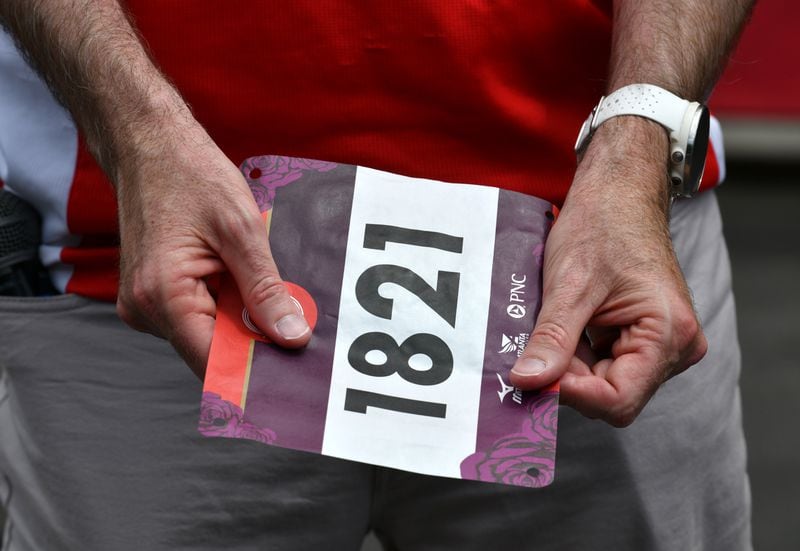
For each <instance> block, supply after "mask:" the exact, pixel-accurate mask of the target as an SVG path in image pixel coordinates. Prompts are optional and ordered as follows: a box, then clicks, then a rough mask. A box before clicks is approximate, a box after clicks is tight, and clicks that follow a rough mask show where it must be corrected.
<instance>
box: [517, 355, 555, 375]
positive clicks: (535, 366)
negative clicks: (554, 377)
mask: <svg viewBox="0 0 800 551" xmlns="http://www.w3.org/2000/svg"><path fill="white" fill-rule="evenodd" d="M545 369H547V364H546V363H544V361H542V360H540V359H539V358H525V359H523V360H520V361H518V362H517V363H516V364H515V365H514V367H513V368H512V369H511V371H513V372H514V373H516V374H517V375H525V376H532V375H539V374H541V373H544V370H545Z"/></svg>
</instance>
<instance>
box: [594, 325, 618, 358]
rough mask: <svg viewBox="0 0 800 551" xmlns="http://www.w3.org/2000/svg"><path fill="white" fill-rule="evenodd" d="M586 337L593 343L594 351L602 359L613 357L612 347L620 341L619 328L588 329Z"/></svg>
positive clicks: (596, 327) (595, 327)
mask: <svg viewBox="0 0 800 551" xmlns="http://www.w3.org/2000/svg"><path fill="white" fill-rule="evenodd" d="M586 336H587V337H588V339H589V342H590V343H591V347H592V350H593V351H594V352H595V353H596V354H597V355H598V356H600V357H602V358H610V357H611V356H612V350H611V347H612V346H613V345H614V343H615V342H616V341H617V340H618V339H619V336H620V330H619V327H601V326H596V325H595V326H592V325H590V326H589V327H587V328H586Z"/></svg>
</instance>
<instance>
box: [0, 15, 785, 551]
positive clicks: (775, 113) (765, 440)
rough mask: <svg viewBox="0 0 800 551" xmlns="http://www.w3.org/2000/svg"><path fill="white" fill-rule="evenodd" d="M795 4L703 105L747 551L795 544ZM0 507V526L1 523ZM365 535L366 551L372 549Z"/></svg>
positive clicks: (750, 37) (763, 20)
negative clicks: (734, 328)
mask: <svg viewBox="0 0 800 551" xmlns="http://www.w3.org/2000/svg"><path fill="white" fill-rule="evenodd" d="M798 22H800V2H796V1H795V0H761V1H760V2H759V3H758V5H757V7H756V9H755V12H754V14H753V19H752V21H751V24H750V25H749V27H748V28H747V29H746V31H745V33H744V35H743V36H742V39H741V42H740V43H739V46H738V48H737V50H736V52H735V53H734V55H733V56H732V59H731V61H730V64H729V66H728V69H727V70H726V72H725V74H724V75H723V76H722V78H721V80H720V82H719V84H718V86H717V89H716V91H715V93H714V95H713V97H712V99H711V102H710V104H711V108H712V112H713V113H714V114H715V115H716V116H717V117H719V118H720V120H721V122H722V125H723V130H724V134H725V143H726V151H727V157H728V177H727V183H725V185H724V186H723V187H722V188H721V189H720V190H719V192H718V197H719V201H720V206H721V208H722V213H723V219H724V223H725V234H726V236H727V239H728V245H729V248H730V256H731V262H732V265H733V273H734V281H733V283H734V290H735V293H736V297H737V304H738V316H739V338H740V344H741V348H742V356H743V370H742V378H741V390H742V401H743V409H744V425H745V432H746V434H747V439H748V454H749V456H748V464H749V473H750V481H751V489H752V495H753V540H754V546H755V549H757V550H779V549H781V550H782V549H786V550H789V549H791V550H794V549H800V512H798V511H799V510H800V508H798V497H797V496H800V477H797V476H795V471H797V470H798V468H800V436H798V435H800V430H798V428H797V427H796V426H795V425H794V423H795V422H798V421H800V396H798V395H799V394H800V360H799V359H798V356H796V355H795V354H796V353H797V350H794V349H793V346H794V345H797V344H800V39H799V38H798V34H797V33H798V31H797V28H796V27H797V24H798ZM2 517H3V513H2V507H0V525H2V520H3V518H2ZM379 549H380V545H379V544H378V543H377V540H375V538H374V537H373V536H372V535H370V536H368V538H367V540H366V541H365V543H364V547H363V550H364V551H378V550H379Z"/></svg>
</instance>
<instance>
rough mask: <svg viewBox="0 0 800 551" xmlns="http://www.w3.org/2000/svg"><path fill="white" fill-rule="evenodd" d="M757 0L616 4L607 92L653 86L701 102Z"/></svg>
mask: <svg viewBox="0 0 800 551" xmlns="http://www.w3.org/2000/svg"><path fill="white" fill-rule="evenodd" d="M754 3H755V0H704V1H702V2H699V1H697V0H615V2H614V34H613V45H612V53H611V62H610V66H609V81H608V91H609V92H610V91H613V90H616V89H617V88H620V87H622V86H625V85H626V84H632V83H637V82H642V83H648V84H655V85H658V86H661V87H662V88H665V89H666V90H669V91H671V92H672V93H674V94H677V95H678V96H681V97H683V98H685V99H688V100H692V101H700V102H703V101H705V99H707V97H708V94H710V92H711V89H712V87H713V86H714V83H715V82H716V80H717V78H718V77H719V75H720V73H721V72H722V69H723V68H724V66H725V62H726V60H727V57H728V54H729V52H730V49H731V47H732V45H733V44H734V42H735V40H736V38H737V37H738V35H739V33H740V31H741V29H742V27H743V25H744V22H745V21H746V19H747V17H748V15H749V13H750V10H751V8H752V6H753V4H754Z"/></svg>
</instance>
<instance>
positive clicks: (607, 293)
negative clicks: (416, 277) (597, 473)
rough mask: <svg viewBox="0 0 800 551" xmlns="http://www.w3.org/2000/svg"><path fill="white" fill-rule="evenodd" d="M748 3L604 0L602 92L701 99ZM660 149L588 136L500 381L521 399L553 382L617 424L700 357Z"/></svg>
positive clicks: (619, 132) (641, 127)
mask: <svg viewBox="0 0 800 551" xmlns="http://www.w3.org/2000/svg"><path fill="white" fill-rule="evenodd" d="M752 4H753V0H707V1H705V2H695V1H693V0H614V26H613V43H612V51H611V63H610V67H609V79H608V90H607V91H608V92H613V91H614V90H617V89H618V88H621V87H622V86H625V85H627V84H634V83H646V84H654V85H657V86H661V87H662V88H665V89H667V90H669V91H671V92H673V93H675V94H677V95H678V96H680V97H683V98H685V99H689V100H695V101H701V102H704V101H705V98H706V97H708V94H709V93H710V91H711V88H712V87H713V85H714V82H716V78H717V76H718V75H719V74H720V72H721V71H722V68H723V67H724V62H725V60H726V57H727V54H728V52H729V51H730V49H731V46H732V44H733V42H734V41H735V39H736V37H737V35H738V34H739V32H740V30H741V28H742V26H743V24H744V21H745V19H746V18H747V15H748V13H749V11H750V8H751V7H752ZM678 18H679V19H680V21H681V24H680V25H676V24H675V21H676V20H677V19H678ZM576 132H577V128H576ZM667 145H668V144H667V134H666V132H665V130H664V129H663V128H661V127H660V126H659V125H658V124H656V123H654V122H651V121H648V120H646V119H641V118H638V117H632V116H627V117H618V118H616V119H611V120H609V121H606V122H605V123H603V125H602V126H601V127H600V128H599V129H598V130H597V131H596V132H595V134H594V136H593V138H592V142H591V143H590V145H589V148H588V149H587V151H586V154H585V155H584V157H583V159H581V162H580V164H579V166H578V170H577V172H576V173H575V178H574V180H573V184H572V187H571V188H570V192H569V194H568V195H567V199H566V201H565V203H564V208H563V209H562V211H561V216H560V217H559V219H558V222H557V223H556V224H555V226H554V227H553V230H552V232H551V233H550V237H549V240H548V243H547V248H546V251H545V261H544V286H543V299H542V309H541V312H540V314H539V319H538V320H537V324H536V328H535V329H534V332H533V334H532V335H531V339H530V341H529V344H528V346H527V348H526V349H525V353H524V355H523V356H522V357H521V358H520V359H519V361H518V362H517V364H516V365H515V366H514V369H513V370H512V372H511V375H512V376H511V382H512V383H513V384H514V385H517V386H519V387H520V388H524V389H534V388H540V387H542V386H544V385H547V384H549V383H551V382H553V381H555V380H557V379H559V378H561V395H562V401H563V402H564V403H566V404H569V405H571V406H573V407H575V408H576V409H577V410H578V411H580V412H582V413H584V414H585V415H588V416H590V417H599V418H602V419H605V420H606V421H608V422H609V423H611V424H613V425H616V426H625V425H628V424H630V423H632V422H633V420H634V419H635V418H636V416H637V415H638V414H639V412H640V411H641V410H642V408H643V407H644V406H645V404H646V403H647V401H648V400H649V399H650V397H651V396H652V395H653V394H654V393H655V392H656V390H657V389H658V387H659V386H660V385H661V383H663V382H664V381H665V380H667V379H668V378H669V377H671V376H673V375H675V374H677V373H680V372H681V371H683V370H685V369H686V368H688V367H689V366H691V365H692V364H694V363H697V362H698V361H700V359H701V358H702V357H703V356H704V355H705V352H706V348H707V343H706V340H705V337H704V336H703V333H702V330H701V329H700V324H699V322H698V320H697V316H696V315H695V313H694V309H693V307H692V301H691V297H690V295H689V291H688V288H687V286H686V281H685V280H684V278H683V275H682V274H681V270H680V268H679V266H678V262H677V260H676V258H675V253H674V251H673V250H672V242H671V240H670V235H669V226H668V223H667V218H668V217H667V214H668V210H669V208H668V198H667V190H668V189H669V185H668V182H667V180H666V174H667V165H666V161H667V155H668V151H669V150H668V147H667ZM584 337H585V338H584ZM589 345H591V348H590V347H589Z"/></svg>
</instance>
